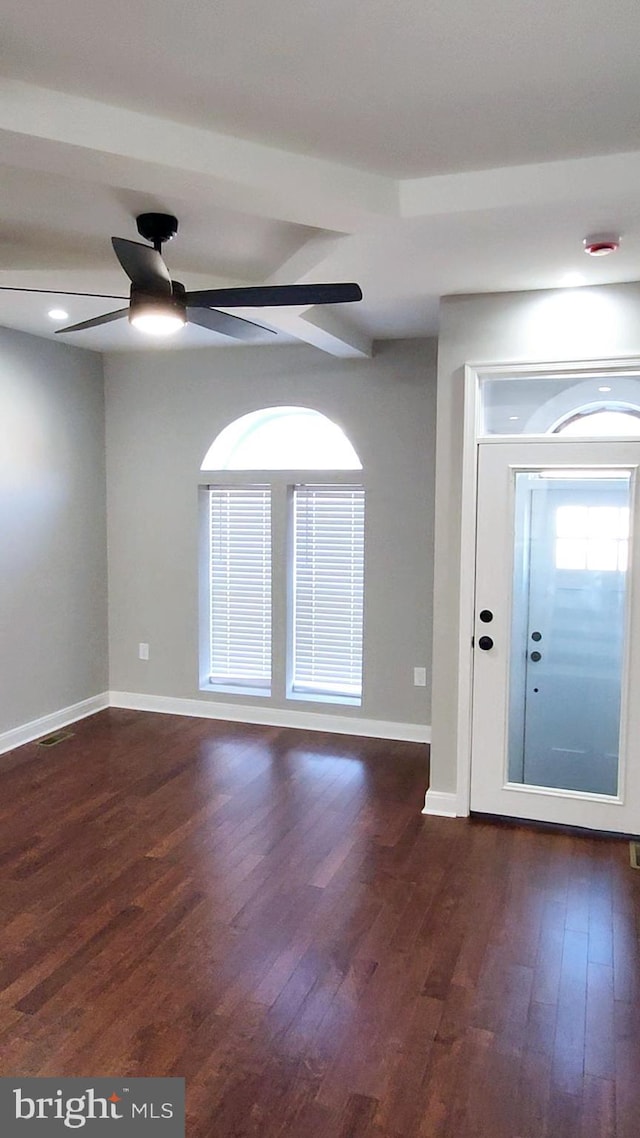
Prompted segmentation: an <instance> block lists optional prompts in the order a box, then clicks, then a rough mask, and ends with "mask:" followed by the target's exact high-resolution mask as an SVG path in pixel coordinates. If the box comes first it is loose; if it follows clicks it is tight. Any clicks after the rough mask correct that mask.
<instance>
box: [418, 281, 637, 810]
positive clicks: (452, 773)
mask: <svg viewBox="0 0 640 1138" xmlns="http://www.w3.org/2000/svg"><path fill="white" fill-rule="evenodd" d="M615 356H619V357H624V356H631V357H633V356H635V357H638V356H640V284H628V285H607V286H602V287H598V288H592V289H591V288H588V289H571V290H567V289H563V290H561V291H543V292H529V293H505V294H499V295H486V296H461V297H448V298H447V299H446V300H444V301H443V303H442V306H441V314H440V336H439V341H438V417H437V453H436V518H435V563H434V639H433V659H434V673H433V688H432V692H433V696H432V698H433V715H432V746H431V787H432V789H433V790H435V791H439V792H443V793H452V792H455V790H456V748H457V728H456V706H457V690H458V685H457V681H458V675H457V652H458V635H459V621H458V605H459V587H460V575H459V566H460V506H461V475H462V442H463V439H462V416H463V382H464V365H465V363H471V364H478V363H485V364H487V363H496V364H497V363H518V362H522V363H536V362H551V363H554V362H561V361H578V360H597V359H601V360H602V359H609V358H611V357H615Z"/></svg>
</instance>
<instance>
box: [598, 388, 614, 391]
mask: <svg viewBox="0 0 640 1138" xmlns="http://www.w3.org/2000/svg"><path fill="white" fill-rule="evenodd" d="M598 391H611V388H610V387H599V388H598Z"/></svg>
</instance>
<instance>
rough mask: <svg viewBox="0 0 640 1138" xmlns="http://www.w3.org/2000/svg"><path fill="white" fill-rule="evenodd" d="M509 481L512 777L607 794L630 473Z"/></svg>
mask: <svg viewBox="0 0 640 1138" xmlns="http://www.w3.org/2000/svg"><path fill="white" fill-rule="evenodd" d="M515 479H516V495H515V557H514V578H513V610H512V629H511V667H510V673H511V674H510V689H509V768H508V770H509V782H511V783H519V784H525V785H530V786H547V787H552V788H555V789H562V790H574V791H578V792H579V791H582V792H589V793H593V794H609V795H615V794H617V793H618V767H619V735H620V703H621V691H622V674H623V667H624V638H625V609H626V591H627V563H628V544H629V501H630V476H629V474H626V473H621V472H620V471H619V470H616V471H611V470H608V471H606V472H603V471H587V470H581V471H576V470H571V471H567V472H566V476H562V472H561V471H559V470H556V471H553V472H551V471H535V472H534V471H519V472H517V473H516V475H515Z"/></svg>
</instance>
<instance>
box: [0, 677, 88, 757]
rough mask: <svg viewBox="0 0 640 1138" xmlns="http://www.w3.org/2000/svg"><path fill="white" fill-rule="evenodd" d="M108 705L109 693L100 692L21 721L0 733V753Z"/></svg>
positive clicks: (31, 740)
mask: <svg viewBox="0 0 640 1138" xmlns="http://www.w3.org/2000/svg"><path fill="white" fill-rule="evenodd" d="M108 706H109V693H108V692H106V691H105V692H101V693H100V695H93V696H91V698H90V699H83V700H81V701H80V703H72V704H71V706H70V707H62V708H61V709H60V711H53V712H52V713H51V714H50V715H43V716H42V718H41V719H32V720H31V722H30V723H23V724H22V726H21V727H14V728H13V729H12V730H11V731H5V732H3V734H1V735H0V755H3V754H4V753H5V751H13V750H14V749H15V748H16V747H22V746H24V744H25V743H32V742H33V740H34V739H41V738H42V737H43V735H50V734H51V732H52V731H59V730H60V728H61V727H67V726H68V725H69V723H76V722H77V721H78V719H86V718H87V716H88V715H95V713H96V711H104V709H105V707H108Z"/></svg>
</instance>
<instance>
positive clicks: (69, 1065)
mask: <svg viewBox="0 0 640 1138" xmlns="http://www.w3.org/2000/svg"><path fill="white" fill-rule="evenodd" d="M75 731H76V734H75V736H74V737H73V738H72V739H71V740H69V741H68V742H66V743H63V744H61V745H59V746H58V747H56V748H54V749H51V750H42V749H37V748H36V747H35V746H34V745H30V746H28V747H25V748H22V752H21V753H20V754H19V756H18V757H20V758H24V761H22V762H20V763H19V764H18V765H16V766H15V767H14V768H13V769H8V770H7V769H5V770H4V771H3V773H2V774H0V822H1V839H2V845H1V848H0V864H1V866H2V870H1V872H2V911H3V914H4V928H3V933H2V941H3V944H2V958H1V963H2V989H3V995H2V997H1V1003H0V1011H1V1020H0V1055H1V1060H0V1073H1V1074H5V1075H129V1076H134V1075H184V1076H185V1077H186V1079H187V1102H188V1118H189V1123H188V1126H187V1135H188V1138H232V1136H233V1138H240V1136H255V1138H258V1136H260V1138H275V1136H276V1135H289V1136H291V1138H360V1136H369V1135H370V1136H371V1138H444V1136H447V1138H449V1136H451V1138H470V1136H472V1135H473V1136H481V1135H482V1136H485V1135H486V1136H487V1138H556V1136H557V1138H574V1136H576V1138H577V1136H579V1138H604V1136H606V1138H612V1136H617V1138H638V1127H639V1125H640V997H639V989H640V985H639V966H640V951H639V947H638V931H639V911H640V872H637V871H634V870H632V869H631V868H630V866H629V856H628V846H627V844H626V843H624V842H617V841H608V840H592V839H585V838H582V837H574V836H566V835H563V834H550V833H539V832H535V831H533V830H531V829H523V828H518V827H506V826H500V825H495V824H489V823H485V822H478V821H466V820H455V821H452V820H449V819H438V818H423V817H421V816H420V808H421V806H422V802H423V795H424V787H425V776H426V765H425V764H426V754H425V748H423V747H419V746H415V745H412V744H408V743H388V742H382V741H379V740H356V739H351V738H346V737H339V736H330V735H317V734H311V733H308V734H307V733H304V732H299V731H285V730H280V729H270V728H260V727H251V726H238V725H233V724H220V723H214V722H212V721H207V720H189V719H182V718H177V717H172V716H161V715H158V716H154V715H148V714H143V713H138V712H127V711H113V710H112V711H108V712H103V713H101V714H100V715H97V716H94V717H93V718H92V719H90V720H85V721H84V722H83V723H81V724H78V725H77V726H76V728H75ZM16 755H18V753H17V752H16ZM1 762H2V761H1V760H0V769H2V768H1Z"/></svg>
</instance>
